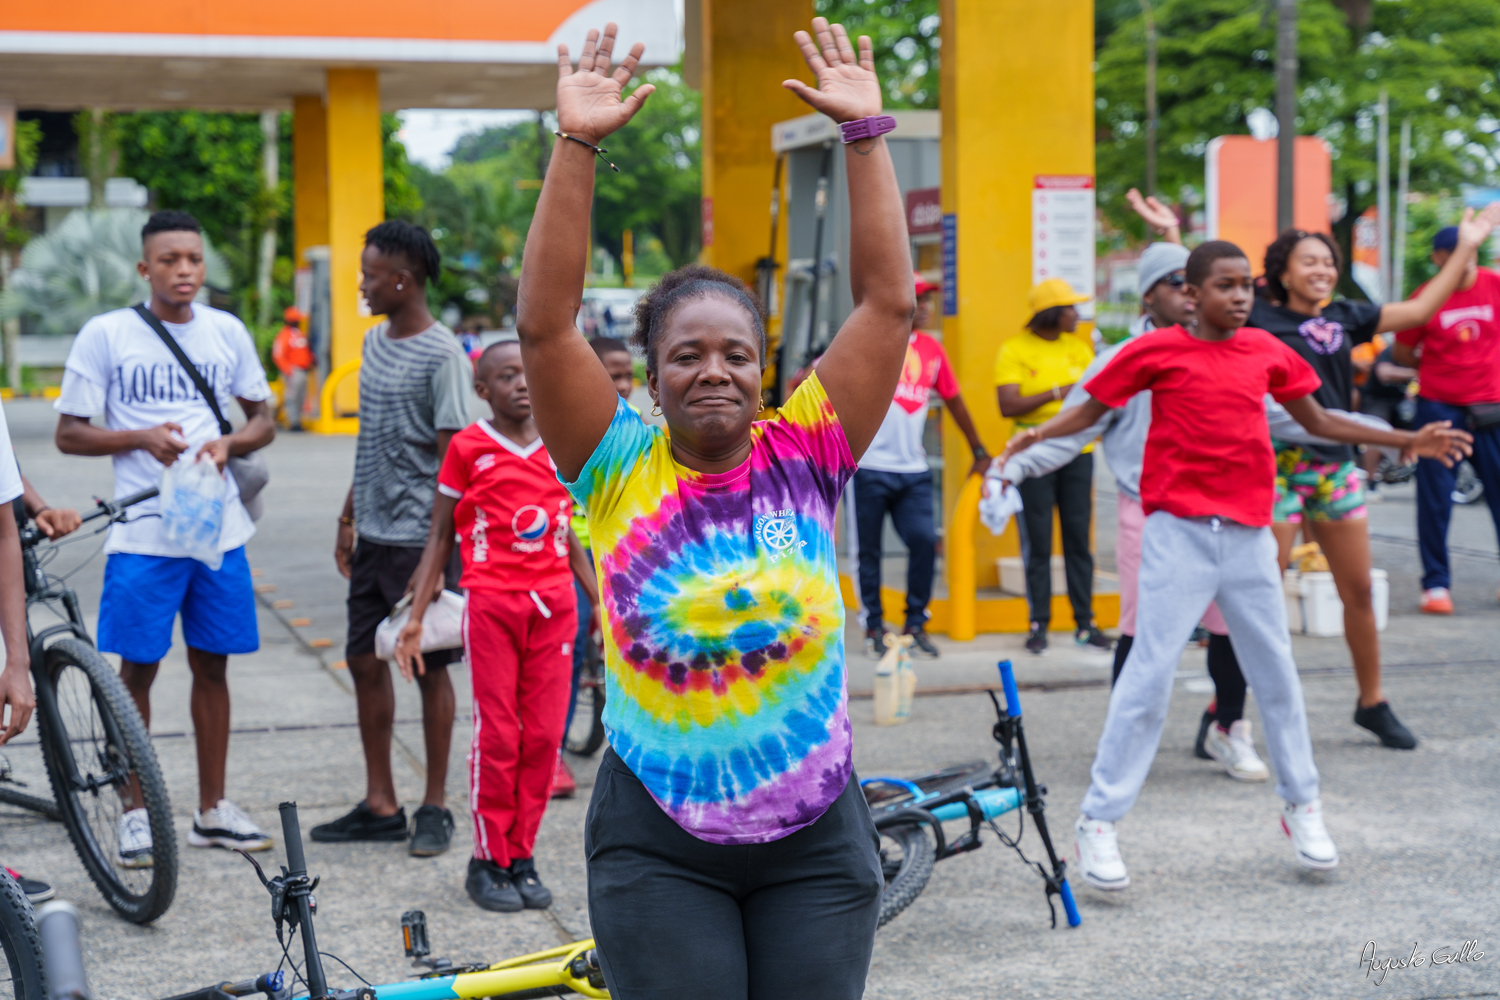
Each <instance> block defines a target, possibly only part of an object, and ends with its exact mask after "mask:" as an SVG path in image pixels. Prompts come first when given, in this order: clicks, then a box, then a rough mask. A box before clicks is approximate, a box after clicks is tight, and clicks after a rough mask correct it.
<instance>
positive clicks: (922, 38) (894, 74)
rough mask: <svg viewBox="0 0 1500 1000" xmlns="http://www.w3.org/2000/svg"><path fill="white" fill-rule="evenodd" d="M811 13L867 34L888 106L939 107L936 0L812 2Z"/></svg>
mask: <svg viewBox="0 0 1500 1000" xmlns="http://www.w3.org/2000/svg"><path fill="white" fill-rule="evenodd" d="M1043 2H1045V0H1043ZM813 10H814V11H815V12H816V13H818V14H820V15H822V16H823V17H826V18H828V20H830V21H835V22H837V23H839V24H842V25H843V26H844V27H845V28H847V29H849V34H850V35H852V36H855V37H858V36H859V35H869V36H870V44H871V45H872V46H873V47H874V50H875V72H876V73H877V74H878V75H879V76H880V81H881V83H882V84H884V85H885V106H886V107H887V108H936V107H937V106H938V90H939V85H938V47H939V45H940V44H941V40H940V38H939V32H938V27H939V24H940V18H939V17H938V0H813Z"/></svg>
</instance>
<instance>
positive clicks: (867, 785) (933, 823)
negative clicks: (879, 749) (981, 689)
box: [860, 660, 1082, 927]
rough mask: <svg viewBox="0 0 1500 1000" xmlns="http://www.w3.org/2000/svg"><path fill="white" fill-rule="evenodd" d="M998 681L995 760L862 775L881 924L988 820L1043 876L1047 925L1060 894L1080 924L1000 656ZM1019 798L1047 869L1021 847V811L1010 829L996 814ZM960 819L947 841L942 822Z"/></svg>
mask: <svg viewBox="0 0 1500 1000" xmlns="http://www.w3.org/2000/svg"><path fill="white" fill-rule="evenodd" d="M1000 684H1001V687H1002V688H1003V689H1004V692H1005V707H1004V708H1002V707H1001V705H1000V700H999V699H998V698H996V697H995V693H994V692H993V691H990V692H988V694H989V696H990V701H991V702H992V703H993V704H994V706H995V716H996V720H995V728H994V729H993V730H992V735H993V736H994V738H995V742H996V743H997V744H999V747H1000V754H999V756H1000V760H999V763H998V764H997V765H995V766H991V765H989V764H986V763H984V762H983V761H978V762H975V763H971V764H961V765H959V766H957V767H949V768H944V769H943V770H941V771H933V772H931V773H929V774H922V775H918V776H917V777H914V778H886V777H879V778H866V779H865V780H864V781H861V782H860V785H861V786H863V788H864V792H865V801H866V802H868V803H869V806H870V813H871V814H872V815H873V816H874V819H875V829H876V830H877V831H878V832H879V833H880V862H881V867H882V868H883V869H884V872H885V880H886V884H885V891H884V892H883V893H881V896H880V925H881V926H882V927H883V926H885V924H886V923H888V922H889V921H891V920H893V919H895V917H896V916H897V915H898V914H900V913H901V911H902V910H904V909H906V908H907V907H908V906H910V905H911V904H912V902H913V901H914V900H916V898H917V897H918V896H920V895H921V894H922V890H923V889H925V888H926V887H927V881H928V879H930V878H931V877H932V866H933V865H934V864H935V863H936V862H938V861H943V860H946V859H947V858H951V857H955V856H957V855H959V854H965V853H967V852H969V851H973V850H977V849H978V848H979V847H980V844H981V841H980V830H981V829H982V828H983V827H986V826H987V827H989V828H990V830H991V831H993V832H994V834H995V835H996V836H997V837H999V838H1000V842H1001V843H1002V844H1004V845H1005V846H1006V847H1009V848H1011V849H1013V850H1014V851H1015V852H1016V853H1017V854H1018V855H1020V857H1021V860H1022V862H1024V863H1025V864H1026V865H1027V866H1028V867H1030V868H1034V869H1035V870H1036V872H1037V874H1039V875H1040V876H1041V877H1042V881H1043V883H1044V884H1045V891H1046V898H1047V908H1048V909H1049V910H1051V911H1052V926H1053V927H1056V926H1057V911H1056V909H1054V908H1053V906H1052V897H1053V896H1061V897H1062V903H1063V909H1064V910H1065V911H1066V913H1067V919H1068V926H1070V927H1077V926H1078V925H1079V924H1080V923H1081V922H1082V918H1081V917H1080V916H1079V915H1078V907H1077V905H1076V904H1075V903H1074V902H1073V890H1072V888H1071V887H1069V885H1068V879H1067V867H1068V866H1067V862H1066V861H1063V860H1062V859H1061V858H1059V857H1058V856H1057V851H1056V849H1054V847H1053V845H1052V836H1051V834H1050V833H1049V832H1048V830H1047V817H1046V814H1045V813H1046V796H1047V786H1046V785H1040V784H1037V780H1036V776H1035V774H1034V773H1033V772H1032V769H1031V754H1030V753H1029V752H1028V751H1027V749H1026V730H1025V727H1024V726H1023V725H1022V721H1021V695H1020V691H1019V689H1018V688H1017V687H1016V677H1015V673H1014V672H1013V671H1012V670H1011V665H1010V661H1009V660H1001V661H1000ZM1023 806H1024V807H1025V811H1026V813H1030V814H1031V818H1032V822H1033V824H1034V825H1035V826H1036V831H1037V835H1038V837H1039V838H1040V839H1041V842H1042V848H1043V849H1044V850H1045V851H1046V852H1047V861H1048V863H1049V864H1050V870H1049V868H1048V866H1047V865H1043V864H1042V863H1041V862H1039V861H1033V860H1031V859H1030V858H1028V857H1027V856H1026V854H1025V852H1023V851H1022V850H1021V845H1020V841H1021V836H1022V834H1023V832H1024V830H1025V813H1022V814H1020V815H1021V825H1020V826H1018V827H1017V829H1016V833H1015V836H1010V835H1009V834H1007V833H1005V831H1003V830H1001V829H1000V827H999V825H998V824H997V823H996V822H995V819H996V817H999V816H1002V815H1004V814H1005V813H1008V812H1013V811H1018V810H1020V809H1021V808H1022V807H1023ZM963 820H968V823H969V828H968V829H967V830H965V831H964V833H963V834H962V835H960V836H959V837H957V838H956V839H954V840H952V841H950V840H949V839H948V837H947V833H946V832H945V831H944V829H943V824H944V823H949V822H960V821H963Z"/></svg>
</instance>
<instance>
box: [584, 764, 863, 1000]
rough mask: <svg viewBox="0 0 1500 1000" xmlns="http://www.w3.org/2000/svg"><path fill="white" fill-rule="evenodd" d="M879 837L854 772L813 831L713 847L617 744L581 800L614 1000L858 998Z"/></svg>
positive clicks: (594, 905) (593, 898)
mask: <svg viewBox="0 0 1500 1000" xmlns="http://www.w3.org/2000/svg"><path fill="white" fill-rule="evenodd" d="M879 840H880V838H879V837H878V835H877V834H876V833H875V824H874V823H873V822H872V821H871V819H870V809H869V807H868V806H867V805H866V804H865V797H864V794H863V793H862V792H861V791H860V788H859V781H858V780H857V779H856V778H855V777H854V776H853V775H851V776H850V778H849V783H848V785H847V786H846V787H845V789H844V791H843V793H842V794H841V795H839V797H838V798H837V799H836V800H835V801H834V803H833V805H831V806H829V807H828V811H827V812H825V813H824V814H823V815H822V816H820V817H819V818H818V819H817V821H816V822H814V823H813V824H812V825H811V826H807V827H803V828H802V829H801V830H798V831H797V832H796V833H793V834H791V835H790V836H787V837H783V838H781V839H780V840H773V841H771V842H770V843H768V844H754V845H750V846H744V847H736V846H727V845H723V844H710V843H707V842H705V841H702V840H699V839H698V838H696V837H694V836H693V835H692V834H690V833H688V832H687V831H686V830H684V829H682V827H680V826H678V825H677V824H676V823H675V822H674V821H673V820H672V818H671V817H669V816H668V815H667V814H666V813H665V812H663V811H662V809H661V807H660V806H658V805H657V804H656V800H654V799H653V798H651V795H650V793H648V792H647V791H646V788H645V786H644V785H642V784H641V782H640V779H639V778H637V777H636V776H635V775H634V774H633V773H632V772H631V770H630V768H629V767H627V766H626V764H625V762H624V761H622V760H621V759H620V758H619V757H618V756H617V755H616V754H615V752H614V750H612V749H610V750H606V751H605V752H604V761H603V763H602V764H601V765H600V767H599V777H598V780H597V782H596V784H595V785H594V794H593V797H592V798H591V799H590V800H589V811H588V818H587V820H586V821H585V825H584V840H583V850H584V854H585V855H586V856H587V857H588V876H589V922H590V923H591V924H592V925H593V931H594V939H595V941H597V942H598V945H599V962H600V964H601V965H602V966H603V969H604V979H605V982H606V983H607V984H608V986H609V993H610V996H612V997H614V998H615V1000H644V998H648V997H649V998H650V1000H679V998H680V1000H702V998H704V997H714V998H716V1000H798V998H806V1000H843V998H848V1000H858V998H859V997H860V996H862V995H863V994H864V990H865V976H866V974H867V973H868V972H869V970H870V952H871V950H872V949H873V948H874V946H875V925H876V922H877V921H878V919H879V913H880V890H881V888H882V886H883V885H884V877H883V876H882V875H881V871H880V857H879Z"/></svg>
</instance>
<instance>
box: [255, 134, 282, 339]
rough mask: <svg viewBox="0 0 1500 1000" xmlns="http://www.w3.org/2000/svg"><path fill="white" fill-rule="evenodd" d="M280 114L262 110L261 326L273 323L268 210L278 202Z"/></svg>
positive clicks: (272, 230) (272, 220) (272, 234)
mask: <svg viewBox="0 0 1500 1000" xmlns="http://www.w3.org/2000/svg"><path fill="white" fill-rule="evenodd" d="M280 126H281V115H280V114H279V113H277V112H275V111H262V112H261V113H260V134H261V154H260V172H261V178H262V180H263V181H264V182H265V186H266V207H267V209H268V211H267V213H266V228H265V230H264V231H263V232H262V233H261V234H260V273H259V274H257V275H256V289H255V291H256V318H257V319H258V320H259V322H260V325H261V326H262V327H265V326H270V325H271V271H272V269H273V268H275V266H276V216H275V215H274V214H273V213H271V212H270V211H269V209H270V207H271V206H272V205H273V204H275V201H274V199H275V197H276V185H277V183H278V182H279V180H280V173H281V127H280Z"/></svg>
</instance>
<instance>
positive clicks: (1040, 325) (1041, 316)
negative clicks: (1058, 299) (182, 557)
mask: <svg viewBox="0 0 1500 1000" xmlns="http://www.w3.org/2000/svg"><path fill="white" fill-rule="evenodd" d="M1072 308H1073V307H1072V306H1053V307H1052V308H1051V309H1043V310H1042V311H1041V312H1039V313H1037V314H1036V315H1035V316H1033V317H1031V319H1029V320H1027V321H1026V329H1028V330H1030V331H1032V332H1033V333H1035V332H1036V331H1038V330H1056V329H1059V328H1060V327H1061V326H1062V316H1063V310H1064V309H1072Z"/></svg>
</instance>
